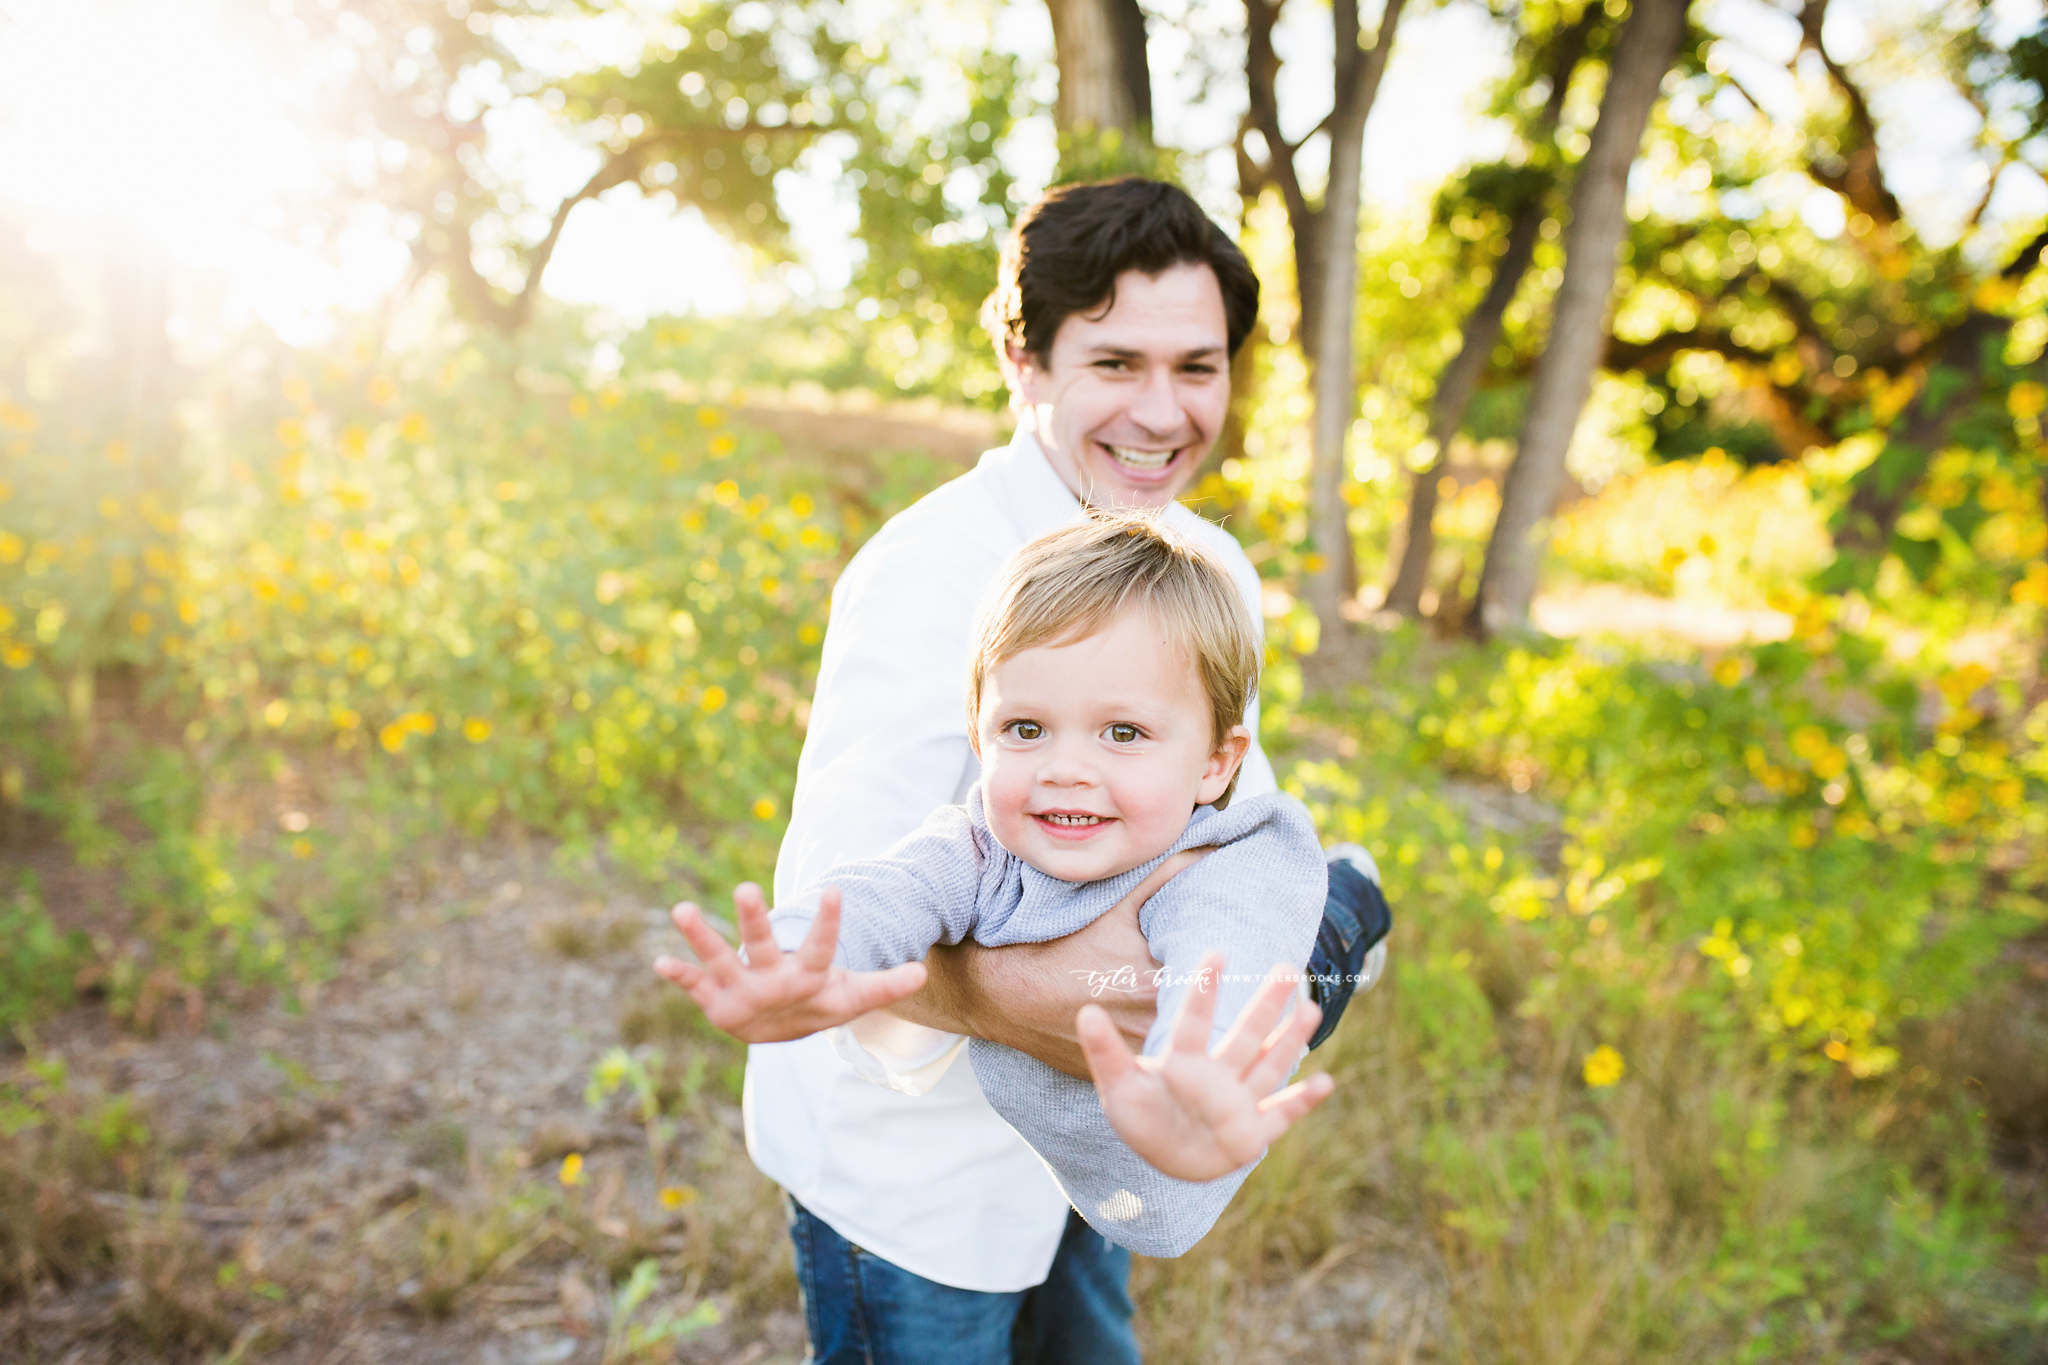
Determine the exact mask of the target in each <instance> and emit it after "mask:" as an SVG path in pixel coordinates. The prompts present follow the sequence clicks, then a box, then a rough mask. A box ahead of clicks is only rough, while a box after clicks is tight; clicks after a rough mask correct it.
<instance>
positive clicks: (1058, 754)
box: [1038, 742, 1095, 787]
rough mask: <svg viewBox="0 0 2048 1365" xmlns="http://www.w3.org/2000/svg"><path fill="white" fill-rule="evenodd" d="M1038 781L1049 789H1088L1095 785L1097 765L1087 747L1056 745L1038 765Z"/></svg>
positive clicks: (1067, 744)
mask: <svg viewBox="0 0 2048 1365" xmlns="http://www.w3.org/2000/svg"><path fill="white" fill-rule="evenodd" d="M1038 781H1039V784H1040V785H1041V786H1047V787H1086V786H1093V785H1094V783H1095V765H1094V763H1093V762H1091V761H1090V760H1089V757H1088V752H1087V748H1086V746H1085V745H1082V744H1078V743H1074V742H1067V743H1056V744H1054V745H1053V746H1052V747H1051V748H1049V749H1047V750H1046V752H1045V757H1044V758H1043V759H1042V760H1041V761H1040V763H1039V765H1038Z"/></svg>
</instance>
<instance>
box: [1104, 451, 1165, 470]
mask: <svg viewBox="0 0 2048 1365" xmlns="http://www.w3.org/2000/svg"><path fill="white" fill-rule="evenodd" d="M1107 449H1108V450H1109V453H1110V454H1112V455H1114V456H1116V457H1117V459H1118V460H1120V461H1121V462H1122V463H1124V464H1128V465H1135V466H1137V467H1138V468H1139V469H1164V468H1166V466H1167V465H1168V464H1169V463H1170V462H1171V461H1172V459H1173V452H1172V451H1170V450H1132V449H1130V448H1129V447H1127V446H1109V447H1108V448H1107Z"/></svg>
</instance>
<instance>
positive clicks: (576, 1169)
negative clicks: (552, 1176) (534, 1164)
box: [558, 1152, 585, 1188]
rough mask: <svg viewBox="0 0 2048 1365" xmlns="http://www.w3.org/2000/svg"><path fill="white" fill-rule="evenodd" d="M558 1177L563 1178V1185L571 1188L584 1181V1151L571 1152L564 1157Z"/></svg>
mask: <svg viewBox="0 0 2048 1365" xmlns="http://www.w3.org/2000/svg"><path fill="white" fill-rule="evenodd" d="M558 1179H560V1180H561V1182H562V1184H563V1185H565V1186H568V1187H570V1188H574V1187H575V1186H577V1185H581V1184H582V1183H583V1181H584V1179H585V1176H584V1174H583V1153H581V1152H571V1153H569V1155H567V1156H565V1157H563V1158H562V1170H561V1174H560V1175H559V1177H558Z"/></svg>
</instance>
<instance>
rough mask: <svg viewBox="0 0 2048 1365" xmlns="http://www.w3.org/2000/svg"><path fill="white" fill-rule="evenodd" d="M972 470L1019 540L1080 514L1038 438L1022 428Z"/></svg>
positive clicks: (1054, 526)
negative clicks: (989, 487) (993, 496)
mask: <svg viewBox="0 0 2048 1365" xmlns="http://www.w3.org/2000/svg"><path fill="white" fill-rule="evenodd" d="M975 467H976V468H977V469H978V470H979V471H980V472H981V473H982V475H983V476H984V477H986V478H987V479H988V480H989V482H990V483H991V484H992V485H993V486H994V489H995V492H996V501H997V502H998V504H1000V505H1001V507H1002V509H1003V512H1004V514H1005V515H1007V516H1008V517H1009V518H1010V521H1011V523H1012V525H1014V526H1015V527H1016V529H1017V534H1018V536H1019V537H1020V538H1021V539H1024V540H1031V539H1033V538H1034V537H1037V536H1041V535H1044V534H1045V533H1046V532H1047V531H1051V530H1055V529H1057V528H1058V527H1061V526H1064V525H1066V524H1067V523H1068V522H1070V521H1072V520H1073V519H1074V518H1075V517H1076V516H1077V515H1078V514H1079V513H1080V511H1081V500H1080V499H1079V498H1077V497H1075V496H1074V493H1073V490H1072V489H1070V488H1068V487H1067V485H1066V483H1065V482H1064V481H1063V480H1062V479H1061V478H1060V476H1059V471H1057V470H1055V469H1054V468H1053V467H1052V460H1051V459H1050V458H1048V457H1047V455H1046V453H1045V448H1044V447H1043V446H1041V445H1039V444H1038V438H1037V437H1036V436H1034V435H1032V434H1031V433H1030V432H1028V431H1026V430H1024V429H1023V428H1022V427H1019V428H1018V429H1017V433H1016V435H1014V436H1012V437H1011V438H1010V443H1009V444H1008V445H1006V446H997V447H996V448H995V449H994V450H991V451H989V452H987V453H986V454H984V455H983V456H982V457H981V462H980V464H978V465H977V466H975Z"/></svg>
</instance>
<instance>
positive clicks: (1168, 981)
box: [968, 795, 1328, 1257]
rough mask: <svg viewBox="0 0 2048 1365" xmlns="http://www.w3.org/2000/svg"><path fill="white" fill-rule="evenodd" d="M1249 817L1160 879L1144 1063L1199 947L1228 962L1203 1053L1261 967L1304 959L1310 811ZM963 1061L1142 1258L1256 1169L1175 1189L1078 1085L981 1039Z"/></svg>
mask: <svg viewBox="0 0 2048 1365" xmlns="http://www.w3.org/2000/svg"><path fill="white" fill-rule="evenodd" d="M1260 807H1261V808H1260V810H1259V811H1258V812H1257V813H1256V815H1254V817H1253V820H1252V823H1251V824H1250V826H1249V828H1248V829H1247V830H1246V831H1245V832H1244V833H1243V834H1241V835H1240V836H1238V837H1237V838H1235V839H1233V840H1232V841H1231V842H1229V843H1226V844H1224V845H1222V846H1221V847H1219V848H1217V849H1216V851H1215V852H1213V853H1211V854H1209V855H1208V856H1207V857H1205V858H1203V859H1202V860H1201V861H1200V862H1198V863H1196V864H1195V865H1194V866H1193V867H1190V868H1189V869H1188V870H1187V871H1185V872H1182V873H1181V874H1180V875H1179V876H1177V877H1175V878H1173V880H1171V881H1169V882H1168V883H1167V884H1166V886H1165V887H1163V888H1161V889H1160V891H1159V892H1158V893H1157V894H1155V895H1154V896H1153V897H1152V899H1151V900H1150V901H1148V902H1147V903H1146V905H1145V909H1144V911H1143V912H1142V914H1141V916H1140V921H1141V924H1142V926H1143V928H1144V930H1145V935H1146V938H1147V940H1148V941H1149V942H1150V943H1151V945H1152V955H1153V957H1155V958H1156V959H1158V960H1159V962H1160V963H1161V964H1162V965H1163V966H1164V968H1165V971H1164V973H1163V975H1162V977H1161V983H1160V991H1159V1021H1158V1022H1157V1023H1156V1024H1155V1025H1154V1026H1153V1029H1152V1033H1151V1035H1150V1036H1149V1037H1148V1038H1147V1039H1146V1043H1145V1053H1146V1055H1147V1056H1156V1055H1158V1054H1159V1053H1160V1052H1162V1051H1163V1050H1164V1049H1165V1046H1166V1042H1167V1039H1168V1037H1169V1036H1170V1034H1171V1031H1172V1024H1173V1020H1174V1018H1175V1016H1176V1015H1177V1014H1178V1012H1179V1009H1180V1004H1181V1002H1182V1001H1183V1000H1185V999H1186V997H1187V992H1188V989H1189V985H1190V982H1191V980H1192V978H1193V975H1194V972H1195V968H1196V966H1197V965H1198V964H1199V963H1200V961H1201V957H1202V955H1203V954H1204V953H1205V952H1207V951H1208V950H1210V949H1212V948H1215V949H1221V950H1222V951H1223V952H1224V954H1225V956H1226V959H1227V960H1226V965H1225V967H1224V971H1223V973H1222V978H1221V980H1220V981H1219V982H1218V998H1217V1008H1216V1014H1215V1023H1214V1026H1213V1029H1212V1032H1211V1034H1210V1044H1211V1046H1213V1045H1214V1044H1215V1043H1216V1042H1217V1041H1218V1040H1219V1039H1220V1038H1221V1037H1222V1036H1223V1034H1224V1033H1225V1032H1227V1031H1228V1030H1229V1028H1230V1025H1231V1024H1232V1023H1233V1022H1235V1020H1236V1018H1237V1015H1238V1013H1239V1011H1241V1010H1242V1009H1243V1008H1244V1006H1245V1004H1246V1003H1247V1002H1248V1001H1249V1000H1250V999H1251V997H1252V995H1253V993H1254V992H1255V991H1256V990H1257V989H1258V987H1259V985H1260V984H1261V983H1262V982H1263V980H1264V978H1265V974H1266V972H1267V970H1268V969H1269V968H1271V967H1272V966H1273V965H1274V964H1276V963H1284V964H1287V965H1288V966H1291V967H1294V968H1295V969H1296V970H1300V969H1301V968H1302V967H1303V965H1305V964H1306V963H1307V961H1308V955H1309V951H1310V949H1311V948H1312V947H1313V945H1314V942H1315V934H1316V927H1317V926H1318V925H1319V924H1320V923H1321V920H1322V911H1323V900H1324V898H1325V896H1326V895H1327V892H1328V874H1327V872H1326V871H1325V869H1324V865H1323V854H1322V848H1321V845H1320V844H1319V843H1318V841H1317V839H1316V837H1315V827H1314V825H1313V824H1311V823H1310V821H1309V816H1308V812H1307V811H1306V810H1305V809H1303V808H1302V806H1301V804H1300V803H1299V802H1297V801H1295V800H1294V799H1293V798H1292V797H1286V796H1277V795H1276V796H1269V797H1264V798H1261V799H1260ZM1232 814H1233V815H1235V814H1237V812H1235V811H1233V812H1232ZM1246 814H1252V812H1249V811H1248V812H1246ZM968 1056H969V1057H970V1058H971V1059H972V1061H973V1063H974V1070H975V1075H976V1077H977V1079H979V1080H980V1081H981V1087H982V1093H983V1094H985V1095H986V1096H987V1097H988V1100H989V1103H990V1104H991V1105H993V1106H994V1107H995V1110H996V1112H997V1113H999V1114H1001V1115H1002V1116H1003V1118H1004V1119H1005V1120H1006V1121H1008V1122H1009V1124H1010V1125H1011V1126H1012V1127H1013V1128H1015V1129H1016V1130H1017V1131H1018V1133H1019V1134H1021V1135H1022V1136H1023V1138H1024V1140H1025V1141H1027V1142H1029V1143H1030V1144H1031V1146H1032V1148H1033V1149H1034V1150H1036V1151H1037V1152H1038V1154H1039V1156H1040V1157H1041V1158H1042V1159H1044V1161H1045V1163H1046V1165H1047V1166H1048V1167H1049V1168H1050V1169H1051V1170H1052V1173H1053V1176H1054V1178H1055V1179H1057V1180H1058V1181H1059V1183H1060V1187H1061V1189H1063V1190H1064V1191H1065V1192H1066V1195H1067V1198H1068V1200H1069V1201H1071V1202H1072V1203H1073V1205H1074V1207H1075V1208H1076V1209H1077V1210H1079V1211H1080V1214H1081V1216H1082V1217H1083V1218H1085V1219H1087V1220H1088V1223H1089V1225H1090V1226H1091V1227H1093V1228H1095V1229H1096V1231H1098V1232H1100V1233H1102V1234H1103V1235H1104V1236H1105V1237H1107V1238H1109V1239H1110V1240H1111V1241H1113V1242H1116V1243H1117V1244H1118V1245H1120V1246H1125V1247H1128V1248H1130V1249H1131V1250H1132V1251H1135V1252H1137V1253H1139V1254H1140V1255H1144V1256H1162V1257H1171V1256H1180V1255H1183V1254H1185V1253H1186V1252H1187V1251H1188V1250H1189V1249H1190V1248H1192V1247H1193V1246H1194V1245H1195V1243H1196V1242H1198V1241H1200V1240H1201V1239H1202V1237H1203V1236H1204V1235H1205V1234H1206V1233H1207V1232H1208V1231H1209V1229H1210V1228H1211V1227H1212V1226H1214V1225H1215V1222H1216V1219H1217V1218H1218V1217H1220V1216H1221V1215H1222V1213H1223V1210H1224V1208H1225V1207H1226V1206H1228V1205H1229V1203H1230V1200H1231V1198H1232V1197H1233V1196H1234V1195H1236V1193H1237V1191H1238V1187H1239V1186H1241V1185H1243V1184H1244V1181H1245V1178H1246V1177H1247V1176H1249V1175H1250V1174H1251V1171H1252V1167H1253V1166H1255V1165H1257V1164H1258V1163H1257V1162H1252V1163H1249V1164H1247V1165H1246V1166H1244V1167H1242V1168H1241V1169H1239V1170H1236V1171H1233V1172H1231V1173H1230V1174H1228V1175H1225V1176H1221V1177H1219V1178H1217V1179H1215V1180H1208V1181H1187V1180H1176V1179H1174V1178H1173V1177H1171V1176H1168V1175H1164V1174H1162V1173H1161V1172H1159V1171H1158V1170H1156V1169H1154V1168H1153V1167H1152V1166H1151V1165H1150V1164H1149V1163H1147V1162H1146V1161H1145V1160H1144V1159H1143V1158H1141V1157H1140V1156H1138V1154H1137V1153H1135V1152H1133V1151H1132V1150H1131V1149H1130V1148H1129V1147H1127V1146H1125V1145H1124V1142H1123V1140H1122V1139H1121V1138H1119V1137H1118V1136H1117V1135H1116V1130H1115V1129H1114V1128H1112V1127H1111V1126H1110V1123H1109V1118H1108V1116H1107V1115H1106V1114H1104V1113H1103V1110H1102V1101H1101V1099H1100V1097H1099V1096H1098V1095H1097V1094H1096V1091H1095V1087H1094V1086H1093V1085H1091V1084H1089V1083H1088V1082H1086V1081H1078V1080H1075V1079H1074V1078H1073V1077H1071V1076H1068V1075H1065V1074H1064V1073H1062V1072H1059V1071H1056V1070H1054V1069H1053V1068H1051V1067H1049V1066H1046V1065H1045V1064H1044V1063H1043V1062H1040V1061H1038V1060H1036V1059H1035V1058H1032V1057H1029V1056H1026V1055H1025V1054H1023V1053H1020V1052H1016V1051H1013V1050H1011V1049H1009V1048H1005V1047H1001V1046H998V1045H997V1044H993V1043H988V1042H984V1041H981V1040H975V1041H973V1042H971V1043H970V1044H969V1046H968Z"/></svg>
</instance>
